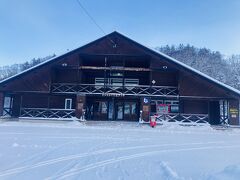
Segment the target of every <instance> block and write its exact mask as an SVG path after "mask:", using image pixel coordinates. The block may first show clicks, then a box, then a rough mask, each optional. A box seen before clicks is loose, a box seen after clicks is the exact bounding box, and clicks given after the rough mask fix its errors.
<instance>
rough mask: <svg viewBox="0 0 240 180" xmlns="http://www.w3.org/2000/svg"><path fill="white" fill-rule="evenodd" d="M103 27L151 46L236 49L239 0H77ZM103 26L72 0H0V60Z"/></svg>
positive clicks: (83, 36) (48, 48) (239, 44)
mask: <svg viewBox="0 0 240 180" xmlns="http://www.w3.org/2000/svg"><path fill="white" fill-rule="evenodd" d="M80 1H81V2H82V4H83V5H84V6H85V8H86V9H87V10H88V11H89V12H90V13H91V15H92V16H93V17H94V18H95V19H96V21H97V22H98V24H100V25H101V26H102V27H103V29H104V30H105V32H106V33H110V32H112V31H115V30H116V31H119V32H122V33H123V34H125V35H127V36H129V37H130V38H132V39H134V40H136V41H139V42H142V43H144V44H145V45H147V46H150V47H155V46H162V45H166V44H169V45H172V44H179V43H183V44H187V43H189V44H192V45H195V46H197V47H207V48H210V49H212V50H215V51H220V52H222V53H223V54H225V55H231V54H240V10H239V9H240V0H201V1H200V0H167V1H166V0H142V1H140V0H114V1H113V0H80ZM101 36H103V34H102V32H101V31H100V30H99V29H98V28H97V27H96V26H95V25H94V24H93V23H92V21H91V20H90V19H89V18H88V17H87V16H86V14H85V13H84V12H83V10H82V9H81V8H80V7H79V6H78V4H77V1H76V0H21V1H20V0H0V65H10V64H13V63H21V62H25V61H27V60H31V59H32V58H34V57H35V58H37V57H44V56H47V55H50V54H53V53H56V54H61V53H64V52H66V51H67V49H70V50H71V49H75V48H77V47H79V46H81V45H84V44H86V43H88V42H90V41H92V40H95V39H96V38H99V37H101Z"/></svg>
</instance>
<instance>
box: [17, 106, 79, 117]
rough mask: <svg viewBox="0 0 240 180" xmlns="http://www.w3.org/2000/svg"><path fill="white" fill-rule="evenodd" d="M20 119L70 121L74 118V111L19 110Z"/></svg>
mask: <svg viewBox="0 0 240 180" xmlns="http://www.w3.org/2000/svg"><path fill="white" fill-rule="evenodd" d="M20 117H25V118H26V117H29V118H48V119H61V118H66V119H71V118H74V117H75V109H48V108H21V110H20Z"/></svg>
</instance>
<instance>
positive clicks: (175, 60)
mask: <svg viewBox="0 0 240 180" xmlns="http://www.w3.org/2000/svg"><path fill="white" fill-rule="evenodd" d="M113 33H117V34H119V35H121V36H123V37H125V38H126V39H129V40H131V41H133V42H134V43H136V44H138V45H141V46H143V47H145V48H146V49H149V50H150V51H152V52H154V53H156V54H158V55H160V56H163V57H165V58H167V59H169V60H171V61H172V62H174V63H175V64H178V65H180V66H182V67H184V68H186V69H189V70H190V71H192V72H194V73H196V74H198V75H200V76H202V77H205V78H206V79H208V80H210V81H212V82H214V83H216V84H218V85H220V86H222V87H224V88H227V89H229V90H230V91H232V92H234V93H236V94H238V95H240V91H239V90H237V89H235V88H233V87H231V86H229V85H226V84H224V83H222V82H220V81H218V80H216V79H214V78H212V77H210V76H208V75H206V74H204V73H202V72H200V71H198V70H196V69H194V68H192V67H190V66H188V65H186V64H184V63H182V62H180V61H178V60H177V59H175V58H172V57H170V56H168V55H166V54H164V53H162V52H159V51H157V50H155V49H153V48H151V47H147V46H145V45H143V44H142V43H139V42H137V41H135V40H133V39H130V38H128V37H127V36H126V35H124V34H123V33H119V32H117V31H114V32H112V33H110V34H113ZM110 34H108V35H106V36H109V35H110ZM106 36H104V37H106ZM102 38H103V37H102ZM100 39H101V38H100ZM90 43H91V42H90ZM90 43H87V44H90ZM87 44H86V45H87ZM83 46H85V45H83ZM83 46H81V47H83ZM81 47H79V48H81ZM79 48H76V49H73V50H71V51H69V52H67V53H63V54H61V55H58V56H55V57H53V58H50V59H49V60H46V61H44V62H42V63H40V64H37V65H36V66H33V67H31V68H29V69H26V70H24V71H22V72H20V73H18V74H16V75H14V76H11V77H9V78H6V79H4V80H2V81H0V84H2V83H3V82H6V81H9V80H10V79H13V78H15V77H17V76H19V75H21V74H24V73H26V72H28V71H30V70H32V69H35V68H37V67H39V66H42V65H44V64H46V63H48V62H50V61H53V60H55V59H57V58H59V57H61V56H63V55H66V54H68V53H71V52H73V51H75V50H77V49H79Z"/></svg>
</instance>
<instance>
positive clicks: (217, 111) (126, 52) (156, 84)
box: [0, 32, 240, 125]
mask: <svg viewBox="0 0 240 180" xmlns="http://www.w3.org/2000/svg"><path fill="white" fill-rule="evenodd" d="M239 101H240V91H238V90H236V89H234V88H232V87H229V86H227V85H224V84H222V83H220V82H219V81H217V80H215V79H213V78H211V77H209V76H207V75H205V74H203V73H201V72H199V71H197V70H195V69H192V68H191V67H189V66H187V65H185V64H183V63H181V62H179V61H177V60H176V59H173V58H171V57H169V56H167V55H165V54H162V53H159V52H157V51H154V50H152V49H149V48H147V47H145V46H143V45H142V44H139V43H137V42H135V41H133V40H131V39H129V38H128V37H126V36H124V35H122V34H120V33H118V32H113V33H111V34H108V35H106V36H104V37H102V38H100V39H97V40H95V41H93V42H91V43H89V44H86V45H84V46H82V47H80V48H78V49H75V50H73V51H70V52H67V53H66V54H63V55H61V56H58V57H55V58H53V59H50V60H48V61H46V62H44V63H41V64H39V65H37V66H35V67H33V68H31V69H29V70H26V71H24V72H22V73H20V74H18V75H15V76H13V77H10V78H8V79H6V80H3V81H1V82H0V110H1V115H3V116H11V117H27V118H49V119H58V118H61V119H62V118H66V119H71V118H79V119H83V118H85V119H86V120H117V121H118V120H126V121H139V120H140V121H149V119H150V116H151V115H154V114H155V115H157V119H158V120H159V121H170V122H171V121H173V122H174V121H177V122H179V121H180V122H199V123H200V122H205V121H207V122H209V123H210V124H221V123H229V124H231V125H239V120H240V119H239Z"/></svg>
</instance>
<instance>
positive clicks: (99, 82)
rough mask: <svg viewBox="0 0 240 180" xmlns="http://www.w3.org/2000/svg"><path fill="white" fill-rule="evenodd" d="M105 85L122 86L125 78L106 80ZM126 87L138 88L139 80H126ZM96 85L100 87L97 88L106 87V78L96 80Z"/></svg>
mask: <svg viewBox="0 0 240 180" xmlns="http://www.w3.org/2000/svg"><path fill="white" fill-rule="evenodd" d="M105 83H106V84H107V85H113V86H122V85H123V78H108V79H105ZM124 84H125V86H137V85H139V79H129V78H126V79H124ZM95 85H99V86H96V87H101V86H103V85H104V78H95Z"/></svg>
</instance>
